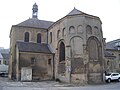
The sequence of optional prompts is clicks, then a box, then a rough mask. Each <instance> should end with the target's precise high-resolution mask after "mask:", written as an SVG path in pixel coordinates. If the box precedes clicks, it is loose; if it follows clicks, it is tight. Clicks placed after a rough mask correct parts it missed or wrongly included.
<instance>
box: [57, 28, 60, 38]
mask: <svg viewBox="0 0 120 90" xmlns="http://www.w3.org/2000/svg"><path fill="white" fill-rule="evenodd" d="M59 37H60V30H58V31H57V38H59Z"/></svg>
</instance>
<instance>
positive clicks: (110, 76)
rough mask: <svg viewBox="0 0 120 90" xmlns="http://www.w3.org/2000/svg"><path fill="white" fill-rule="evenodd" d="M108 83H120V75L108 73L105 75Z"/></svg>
mask: <svg viewBox="0 0 120 90" xmlns="http://www.w3.org/2000/svg"><path fill="white" fill-rule="evenodd" d="M105 80H106V82H108V83H110V82H111V81H113V80H117V81H118V82H120V74H119V73H108V74H106V75H105Z"/></svg>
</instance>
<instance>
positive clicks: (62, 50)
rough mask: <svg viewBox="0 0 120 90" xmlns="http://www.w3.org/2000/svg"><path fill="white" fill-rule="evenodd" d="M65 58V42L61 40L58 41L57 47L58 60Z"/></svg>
mask: <svg viewBox="0 0 120 90" xmlns="http://www.w3.org/2000/svg"><path fill="white" fill-rule="evenodd" d="M64 60H65V44H64V43H63V42H61V43H60V47H59V61H60V62H61V61H64Z"/></svg>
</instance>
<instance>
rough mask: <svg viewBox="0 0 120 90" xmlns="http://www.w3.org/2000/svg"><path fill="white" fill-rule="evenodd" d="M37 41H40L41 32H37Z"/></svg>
mask: <svg viewBox="0 0 120 90" xmlns="http://www.w3.org/2000/svg"><path fill="white" fill-rule="evenodd" d="M37 43H41V33H38V34H37Z"/></svg>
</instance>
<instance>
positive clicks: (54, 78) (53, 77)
mask: <svg viewBox="0 0 120 90" xmlns="http://www.w3.org/2000/svg"><path fill="white" fill-rule="evenodd" d="M54 57H55V53H53V80H55V62H54V61H55V60H54Z"/></svg>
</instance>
